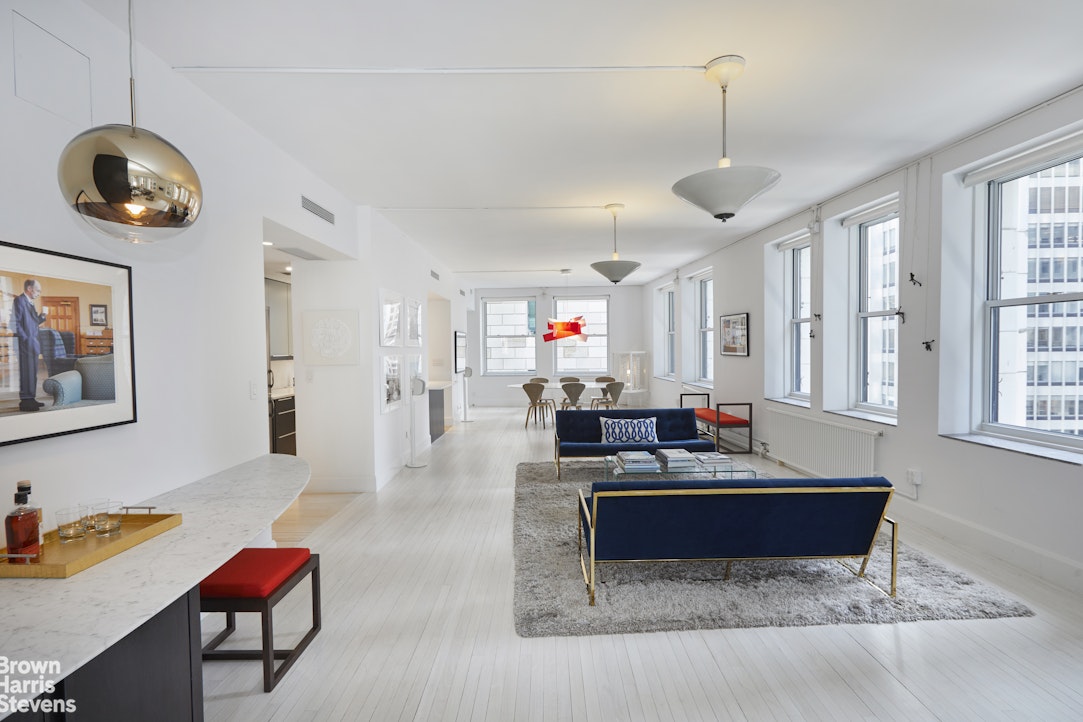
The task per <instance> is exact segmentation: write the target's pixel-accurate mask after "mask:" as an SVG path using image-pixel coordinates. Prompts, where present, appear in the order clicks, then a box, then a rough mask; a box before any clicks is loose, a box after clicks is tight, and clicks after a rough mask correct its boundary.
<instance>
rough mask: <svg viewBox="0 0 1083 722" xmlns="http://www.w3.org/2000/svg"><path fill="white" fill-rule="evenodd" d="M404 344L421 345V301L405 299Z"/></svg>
mask: <svg viewBox="0 0 1083 722" xmlns="http://www.w3.org/2000/svg"><path fill="white" fill-rule="evenodd" d="M406 345H407V346H420V345H421V301H417V300H415V299H413V298H408V299H406Z"/></svg>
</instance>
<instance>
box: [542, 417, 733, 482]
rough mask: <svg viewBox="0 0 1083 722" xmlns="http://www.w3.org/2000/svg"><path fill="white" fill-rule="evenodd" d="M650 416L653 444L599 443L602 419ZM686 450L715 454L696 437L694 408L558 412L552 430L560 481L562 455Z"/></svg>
mask: <svg viewBox="0 0 1083 722" xmlns="http://www.w3.org/2000/svg"><path fill="white" fill-rule="evenodd" d="M651 416H653V417H654V418H655V419H656V421H655V428H656V430H657V432H658V441H656V442H651V443H647V442H639V443H636V442H622V443H620V444H603V443H602V422H601V419H602V418H603V417H605V418H607V419H640V418H649V417H651ZM659 449H688V450H689V451H714V441H712V440H710V439H701V438H699V430H698V429H697V428H696V412H695V410H694V409H591V410H589V411H588V410H586V409H580V410H576V411H571V410H569V411H558V412H557V420H556V425H555V431H554V449H553V453H554V461H555V462H556V465H557V478H558V479H559V478H560V459H561V457H565V456H610V455H612V454H616V453H617V452H618V451H649V452H651V453H652V454H653V453H654V452H656V451H658V450H659Z"/></svg>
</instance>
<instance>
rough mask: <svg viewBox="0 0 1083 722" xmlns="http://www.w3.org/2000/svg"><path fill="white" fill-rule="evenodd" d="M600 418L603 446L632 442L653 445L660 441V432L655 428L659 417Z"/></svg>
mask: <svg viewBox="0 0 1083 722" xmlns="http://www.w3.org/2000/svg"><path fill="white" fill-rule="evenodd" d="M600 418H601V421H602V443H603V444H622V443H630V442H639V443H651V444H653V443H656V442H657V441H658V431H657V429H656V428H655V422H656V421H657V417H655V416H649V417H646V418H642V419H607V418H606V417H604V416H602V417H600Z"/></svg>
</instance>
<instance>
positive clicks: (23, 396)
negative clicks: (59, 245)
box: [0, 241, 136, 446]
mask: <svg viewBox="0 0 1083 722" xmlns="http://www.w3.org/2000/svg"><path fill="white" fill-rule="evenodd" d="M110 308H111V309H112V319H109V312H108V309H110ZM110 321H111V323H110ZM102 326H110V328H109V329H107V330H106V331H105V332H104V333H103V331H102V330H101V329H100V328H92V327H102ZM132 332H133V324H132V269H131V268H130V267H128V266H122V265H120V264H116V263H109V262H106V261H96V260H93V259H90V258H82V257H79V256H73V255H69V254H65V253H57V252H55V251H46V250H43V249H39V248H30V247H28V246H20V245H15V244H12V243H6V242H3V241H0V446H3V445H6V444H15V443H20V442H24V441H31V440H34V439H41V438H46V437H50V436H59V435H61V434H71V433H75V432H79V431H89V430H91V429H100V428H105V427H108V426H117V425H119V424H130V423H134V422H135V420H136V411H135V369H134V359H133V354H132V335H133V333H132ZM109 334H111V335H109Z"/></svg>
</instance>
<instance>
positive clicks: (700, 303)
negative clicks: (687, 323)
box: [692, 271, 715, 387]
mask: <svg viewBox="0 0 1083 722" xmlns="http://www.w3.org/2000/svg"><path fill="white" fill-rule="evenodd" d="M692 284H693V288H694V289H695V296H696V352H695V355H694V358H695V359H696V369H695V374H694V375H695V379H696V384H697V385H700V386H707V387H713V386H714V344H715V328H714V278H713V276H712V273H711V271H704V272H703V273H698V274H696V275H694V276H692ZM708 289H709V290H708Z"/></svg>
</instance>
